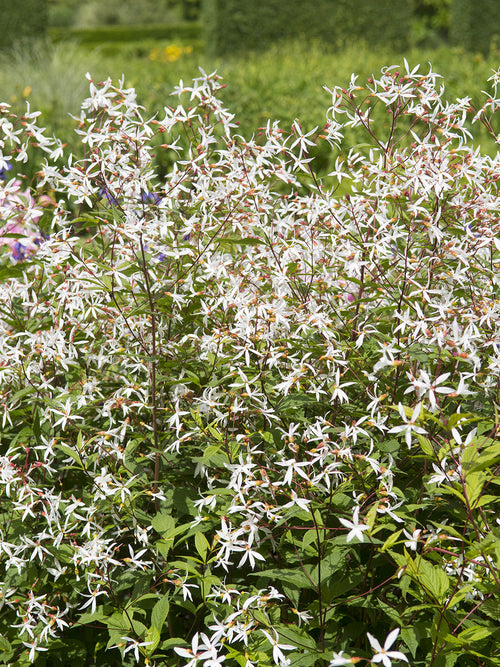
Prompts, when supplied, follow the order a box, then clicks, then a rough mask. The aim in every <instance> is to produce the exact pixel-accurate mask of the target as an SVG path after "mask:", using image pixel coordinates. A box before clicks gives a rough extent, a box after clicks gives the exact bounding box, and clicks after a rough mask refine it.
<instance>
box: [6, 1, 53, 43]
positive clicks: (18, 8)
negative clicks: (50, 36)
mask: <svg viewBox="0 0 500 667" xmlns="http://www.w3.org/2000/svg"><path fill="white" fill-rule="evenodd" d="M0 16H1V17H2V18H1V24H0V25H1V35H2V43H1V46H0V48H1V49H2V50H8V49H9V48H10V47H11V46H12V45H13V44H15V43H16V42H25V43H29V41H30V40H33V39H39V38H41V37H43V36H44V35H45V32H46V30H47V20H48V19H47V17H48V14H47V0H23V2H12V0H0Z"/></svg>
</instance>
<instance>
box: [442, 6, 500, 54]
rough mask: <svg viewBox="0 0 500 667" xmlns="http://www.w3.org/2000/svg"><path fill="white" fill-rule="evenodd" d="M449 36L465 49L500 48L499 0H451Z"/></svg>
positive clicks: (484, 49) (485, 52) (483, 49)
mask: <svg viewBox="0 0 500 667" xmlns="http://www.w3.org/2000/svg"><path fill="white" fill-rule="evenodd" d="M450 38H451V42H452V43H453V44H454V45H456V46H461V47H463V48H464V49H466V50H467V51H476V52H481V53H484V54H487V53H489V52H490V50H491V49H494V50H495V49H499V48H500V0H453V2H452V5H451V17H450Z"/></svg>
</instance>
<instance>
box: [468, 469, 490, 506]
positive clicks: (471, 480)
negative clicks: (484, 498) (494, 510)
mask: <svg viewBox="0 0 500 667" xmlns="http://www.w3.org/2000/svg"><path fill="white" fill-rule="evenodd" d="M487 479H488V476H487V475H486V473H484V472H482V471H477V472H468V473H467V475H466V477H465V493H466V495H467V498H468V500H469V504H470V506H471V507H474V505H475V504H476V501H477V500H478V498H479V496H480V495H481V491H482V490H483V486H484V484H485V483H486V481H487Z"/></svg>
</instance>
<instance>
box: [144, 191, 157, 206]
mask: <svg viewBox="0 0 500 667" xmlns="http://www.w3.org/2000/svg"><path fill="white" fill-rule="evenodd" d="M141 201H142V203H143V204H148V203H152V204H159V203H160V202H161V197H160V195H157V194H156V192H143V193H142V195H141Z"/></svg>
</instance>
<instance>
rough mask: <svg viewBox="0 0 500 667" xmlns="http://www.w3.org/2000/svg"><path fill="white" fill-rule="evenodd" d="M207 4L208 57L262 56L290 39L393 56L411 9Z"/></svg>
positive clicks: (370, 4) (364, 1)
mask: <svg viewBox="0 0 500 667" xmlns="http://www.w3.org/2000/svg"><path fill="white" fill-rule="evenodd" d="M355 4H356V8H355V10H354V8H353V3H352V2H351V1H350V0H337V1H336V2H332V0H317V1H316V2H314V3H307V2H302V1H301V0H289V2H287V3H286V5H283V3H282V2H281V0H255V1H254V2H247V3H241V2H239V0H206V2H205V5H204V11H205V13H204V21H205V29H206V37H205V41H206V43H207V48H208V49H209V52H210V53H211V54H215V55H223V54H228V53H237V52H241V51H247V50H257V51H262V50H265V49H267V48H268V47H269V46H270V45H272V44H274V43H276V42H277V41H281V40H284V39H290V38H292V39H293V38H299V37H300V38H301V39H304V40H306V41H308V40H311V39H321V40H323V41H324V42H325V43H326V44H328V45H329V46H330V47H331V48H332V49H336V50H338V49H341V48H343V47H345V46H346V45H348V44H350V43H352V42H353V41H356V42H362V43H365V44H367V45H368V46H369V47H372V48H373V47H374V46H381V45H383V46H384V47H389V48H394V49H396V50H398V49H401V48H403V47H404V46H406V45H407V40H408V34H409V29H410V23H411V17H412V7H411V3H408V2H407V1H406V0H396V1H394V0H356V3H355Z"/></svg>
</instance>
